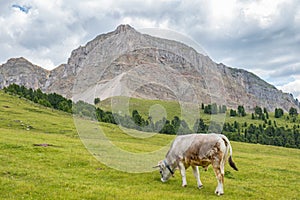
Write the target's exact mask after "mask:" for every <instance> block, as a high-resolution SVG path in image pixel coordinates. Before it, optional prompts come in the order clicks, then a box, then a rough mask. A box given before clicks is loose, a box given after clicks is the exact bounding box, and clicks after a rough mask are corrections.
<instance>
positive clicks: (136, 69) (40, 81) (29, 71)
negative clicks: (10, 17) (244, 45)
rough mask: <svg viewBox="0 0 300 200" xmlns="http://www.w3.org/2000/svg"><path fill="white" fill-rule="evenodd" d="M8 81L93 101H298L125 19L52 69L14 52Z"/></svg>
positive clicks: (0, 75)
mask: <svg viewBox="0 0 300 200" xmlns="http://www.w3.org/2000/svg"><path fill="white" fill-rule="evenodd" d="M11 83H17V84H20V85H25V86H27V87H31V88H34V89H36V88H41V89H42V90H43V91H45V92H56V93H59V94H61V95H63V96H66V97H68V98H73V99H74V100H84V101H87V102H90V103H93V100H94V98H96V97H99V98H100V99H101V100H104V99H105V98H109V97H113V96H131V97H138V98H145V99H161V100H177V101H181V102H197V103H204V104H209V103H217V104H218V105H224V104H225V105H227V107H228V108H234V109H236V108H237V106H238V105H243V106H244V107H245V108H246V109H247V110H251V109H253V108H254V107H255V106H256V105H258V106H261V107H265V108H267V109H268V110H271V111H273V110H274V109H275V108H278V107H280V108H283V109H285V110H288V109H289V108H290V107H292V106H293V107H296V106H298V104H297V103H296V102H295V100H294V99H293V98H292V97H291V96H290V95H289V94H286V93H283V92H281V91H279V90H277V89H276V88H275V87H274V86H272V85H270V84H268V83H266V82H265V81H263V80H262V79H260V78H259V77H257V76H255V75H254V74H252V73H249V72H247V71H245V70H239V69H235V68H230V67H227V66H225V65H224V64H217V63H215V62H213V61H212V60H211V59H210V58H209V57H208V56H204V55H202V54H200V53H198V52H197V51H196V50H194V49H192V48H191V47H189V46H187V45H185V44H183V43H180V42H177V41H172V40H167V39H162V38H158V37H153V36H150V35H146V34H142V33H139V32H137V31H136V30H135V29H134V28H132V27H131V26H130V25H128V24H126V25H125V24H122V25H120V26H118V27H117V28H116V29H115V30H114V31H112V32H109V33H105V34H101V35H99V36H97V37H96V38H95V39H93V40H92V41H90V42H88V43H87V44H86V45H84V46H80V47H78V48H77V49H75V50H73V51H72V53H71V56H70V58H69V59H68V62H67V64H63V65H60V66H59V67H57V68H55V69H54V70H52V71H50V72H49V71H47V70H44V69H42V68H40V67H38V66H35V65H33V64H31V63H30V62H29V61H27V60H26V59H25V58H22V57H21V58H13V59H10V60H8V62H7V63H5V64H3V65H2V66H1V67H0V88H2V87H4V86H7V85H9V84H11Z"/></svg>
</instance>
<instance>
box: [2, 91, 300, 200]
mask: <svg viewBox="0 0 300 200" xmlns="http://www.w3.org/2000/svg"><path fill="white" fill-rule="evenodd" d="M245 120H247V119H246V118H245ZM85 122H86V123H90V122H89V121H85ZM96 125H97V126H99V128H101V129H102V130H104V131H105V133H106V134H107V137H108V138H109V139H110V141H111V142H112V143H113V144H115V145H117V146H119V147H120V148H122V149H124V150H125V151H131V152H143V151H154V150H156V149H158V148H160V147H163V146H165V145H166V144H168V143H169V142H170V141H171V140H172V138H173V136H169V135H162V134H156V135H154V136H153V137H150V138H147V139H145V138H136V137H131V136H130V135H128V134H126V133H125V132H124V130H121V129H120V128H119V127H118V126H116V125H112V124H104V123H99V124H98V123H96ZM126 132H130V133H131V132H132V134H134V131H132V130H126ZM145 134H146V133H145ZM38 144H48V146H45V145H44V146H36V145H38ZM232 146H233V158H234V160H235V162H236V164H237V166H238V168H239V171H238V172H235V171H234V170H232V169H231V168H230V167H229V166H228V165H226V168H225V170H226V176H225V195H224V196H223V197H221V198H222V199H298V198H299V187H300V150H298V149H288V148H281V147H273V146H263V145H257V144H246V143H237V142H232ZM100 148H101V147H100ZM0 163H1V165H0V188H1V190H0V199H219V198H218V197H217V196H215V195H214V190H215V187H216V185H217V182H216V179H215V177H214V174H213V171H212V168H211V167H209V170H208V171H207V172H204V171H203V170H202V169H200V173H201V180H202V182H203V184H204V188H203V189H201V190H198V189H197V188H196V181H195V179H194V177H193V175H192V171H191V170H190V169H189V170H188V172H187V181H188V187H186V188H182V187H181V178H180V174H179V173H178V171H176V174H175V177H174V178H172V179H171V180H170V181H169V182H167V183H161V182H160V180H159V179H160V175H159V173H158V172H157V171H153V172H149V173H126V172H121V171H118V170H115V169H112V168H110V167H108V166H105V165H104V164H102V163H101V162H99V161H98V160H97V159H96V157H94V156H93V155H92V154H90V153H89V151H88V150H87V149H86V148H85V146H84V144H83V143H82V142H81V140H80V139H79V137H78V134H77V131H76V128H75V125H74V119H73V117H72V115H70V114H66V113H64V112H59V111H56V110H52V109H46V108H44V107H41V106H38V105H36V104H32V103H31V102H29V101H26V100H23V99H20V98H18V97H15V96H9V95H7V94H4V93H3V92H2V91H0Z"/></svg>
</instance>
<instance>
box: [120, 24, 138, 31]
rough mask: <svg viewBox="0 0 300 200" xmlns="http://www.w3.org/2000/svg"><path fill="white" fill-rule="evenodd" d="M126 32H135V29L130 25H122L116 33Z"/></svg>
mask: <svg viewBox="0 0 300 200" xmlns="http://www.w3.org/2000/svg"><path fill="white" fill-rule="evenodd" d="M126 31H135V29H134V28H132V27H131V26H130V25H129V24H121V25H119V26H118V27H117V29H116V30H115V32H116V33H122V32H126Z"/></svg>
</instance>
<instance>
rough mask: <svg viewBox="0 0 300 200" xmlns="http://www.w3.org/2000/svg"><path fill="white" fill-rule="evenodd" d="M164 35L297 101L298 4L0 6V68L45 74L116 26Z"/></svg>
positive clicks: (60, 0) (44, 1)
mask: <svg viewBox="0 0 300 200" xmlns="http://www.w3.org/2000/svg"><path fill="white" fill-rule="evenodd" d="M124 23H126V24H130V25H131V26H133V27H134V28H136V29H142V28H163V29H169V30H175V31H177V32H179V33H182V34H185V35H187V36H189V37H191V38H192V39H193V40H195V41H196V42H197V43H199V44H200V45H201V46H202V47H203V49H204V50H205V51H206V53H207V54H208V55H209V56H210V57H211V58H212V59H213V60H214V61H216V62H217V63H220V62H222V63H224V64H226V65H228V66H231V67H237V68H243V69H246V70H248V71H251V72H254V73H256V74H257V75H258V76H260V77H261V78H263V79H264V80H266V81H268V82H269V83H271V84H273V85H275V86H276V87H277V88H279V89H282V90H283V91H285V92H290V93H293V94H294V96H295V97H297V98H298V99H300V2H299V0H257V1H256V0H223V1H220V0H198V1H194V0H191V1H180V0H161V1H158V0H134V1H133V0H126V1H125V0H124V1H121V0H119V1H115V0H110V1H104V0H103V1H101V0H85V1H79V0H78V1H76V0H14V1H13V0H6V1H0V27H1V28H0V63H1V64H2V63H5V62H6V61H7V60H8V59H9V58H12V57H20V56H23V57H25V58H27V59H28V60H30V61H31V62H33V63H34V64H37V65H39V66H42V67H44V68H46V69H53V68H54V67H56V66H58V65H59V64H62V63H66V62H67V59H68V57H69V56H70V53H71V51H72V50H73V49H75V48H77V47H78V46H80V45H85V44H86V43H87V42H88V41H90V40H91V39H93V38H95V37H96V36H97V35H99V34H101V33H106V32H109V31H112V30H114V29H115V28H116V27H117V26H118V25H119V24H124Z"/></svg>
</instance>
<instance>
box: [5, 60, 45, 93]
mask: <svg viewBox="0 0 300 200" xmlns="http://www.w3.org/2000/svg"><path fill="white" fill-rule="evenodd" d="M49 74H50V72H49V71H48V70H45V69H43V68H41V67H39V66H36V65H33V64H32V63H30V62H29V61H28V60H26V59H25V58H22V57H21V58H11V59H9V60H8V61H7V62H6V63H5V64H3V65H1V66H0V89H2V88H3V87H5V86H8V85H10V84H12V83H16V84H18V85H24V86H26V87H28V88H33V89H37V88H43V87H44V84H45V81H46V80H47V79H48V76H49Z"/></svg>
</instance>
